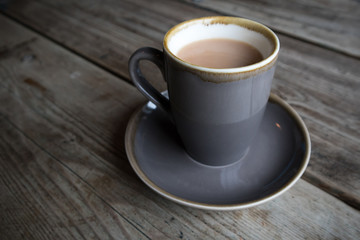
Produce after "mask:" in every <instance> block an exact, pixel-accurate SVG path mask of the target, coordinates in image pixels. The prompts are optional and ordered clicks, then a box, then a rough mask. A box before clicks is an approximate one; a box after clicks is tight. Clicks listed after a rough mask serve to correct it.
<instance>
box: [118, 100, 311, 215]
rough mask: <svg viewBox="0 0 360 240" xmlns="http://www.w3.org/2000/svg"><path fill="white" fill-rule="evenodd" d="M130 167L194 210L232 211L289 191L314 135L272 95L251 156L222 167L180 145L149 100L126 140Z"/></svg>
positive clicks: (306, 159) (136, 115)
mask: <svg viewBox="0 0 360 240" xmlns="http://www.w3.org/2000/svg"><path fill="white" fill-rule="evenodd" d="M125 142H126V152H127V155H128V158H129V161H130V164H131V166H132V167H133V169H134V170H135V172H136V173H137V175H138V176H139V177H140V178H141V180H142V181H143V182H144V183H145V184H147V185H148V186H149V187H150V188H152V189H153V190H154V191H156V192H157V193H159V194H161V195H162V196H164V197H166V198H168V199H171V200H173V201H175V202H177V203H180V204H184V205H187V206H191V207H197V208H202V209H211V210H234V209H241V208H246V207H251V206H255V205H258V204H261V203H263V202H266V201H268V200H270V199H273V198H275V197H277V196H279V195H280V194H282V193H284V192H285V191H286V190H288V189H289V188H290V187H291V186H292V185H293V184H294V183H295V182H296V181H297V180H298V179H299V178H300V177H301V175H302V174H303V172H304V171H305V169H306V166H307V164H308V162H309V158H310V137H309V133H308V130H307V129H306V126H305V124H304V123H303V121H302V120H301V118H300V117H299V115H298V114H297V113H296V112H295V111H294V110H293V109H292V108H291V107H290V105H288V104H287V103H285V102H284V101H283V100H281V99H280V98H279V97H277V96H275V95H271V96H270V99H269V102H268V105H267V108H266V112H265V115H264V119H263V121H262V124H261V127H260V129H259V131H258V134H257V136H256V138H255V140H254V142H253V143H252V145H251V147H250V150H249V152H248V153H247V155H246V156H245V158H243V159H242V160H240V161H238V162H236V163H234V164H232V165H229V166H223V167H211V166H206V165H202V164H200V163H198V162H196V161H195V160H193V159H192V158H190V157H189V156H188V155H187V153H186V152H185V150H184V149H183V147H182V143H181V141H180V139H179V137H178V135H177V132H176V129H175V126H174V125H173V124H172V123H171V122H170V121H169V119H168V118H167V116H166V115H165V114H164V113H163V112H162V111H160V110H159V109H157V108H156V107H155V105H154V104H152V103H151V102H149V103H147V104H146V105H145V106H143V107H142V108H141V109H139V110H138V111H136V112H135V113H134V115H133V116H132V118H131V119H130V121H129V125H128V127H127V130H126V136H125Z"/></svg>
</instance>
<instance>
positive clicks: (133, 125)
mask: <svg viewBox="0 0 360 240" xmlns="http://www.w3.org/2000/svg"><path fill="white" fill-rule="evenodd" d="M268 102H271V103H274V104H278V105H279V106H281V107H282V108H283V109H284V110H285V111H286V112H287V113H288V114H289V115H290V117H291V118H292V119H293V120H294V121H295V123H296V125H297V126H298V127H299V129H300V132H301V134H302V135H303V137H304V141H305V147H306V148H305V154H304V157H303V159H302V163H301V166H300V168H299V169H298V170H297V173H296V174H295V175H294V176H293V177H292V178H291V179H290V180H289V181H288V182H287V183H286V184H285V185H284V186H282V187H281V188H280V189H278V190H277V191H274V192H273V193H271V194H269V195H267V196H265V197H262V198H259V199H256V200H252V201H247V202H242V203H235V204H208V203H201V202H196V201H191V200H188V199H185V198H182V197H178V196H176V195H174V194H171V193H169V192H167V191H166V190H164V189H162V188H160V187H159V186H157V185H156V184H155V183H154V182H152V181H151V180H150V179H149V178H148V177H147V175H146V174H145V173H144V172H143V171H142V170H141V168H140V166H139V164H138V162H137V159H136V155H135V148H134V144H135V134H136V129H137V126H138V124H139V122H140V120H141V119H140V114H141V112H142V109H143V107H144V106H145V105H141V106H140V107H139V108H137V109H136V110H135V112H134V113H133V114H132V116H131V117H130V119H129V122H128V125H127V128H126V132H125V151H126V154H127V157H128V159H129V162H130V165H131V167H132V168H133V170H134V171H135V173H136V174H137V175H138V177H139V178H140V179H141V180H142V181H143V182H144V183H145V184H146V185H147V186H148V187H149V188H151V189H152V190H153V191H155V192H157V193H158V194H160V195H161V196H163V197H165V198H167V199H169V200H172V201H174V202H176V203H179V204H181V205H185V206H189V207H194V208H199V209H204V210H217V211H231V210H239V209H244V208H249V207H254V206H256V205H260V204H262V203H265V202H267V201H270V200H272V199H274V198H276V197H278V196H280V195H281V194H283V193H284V192H286V191H287V190H289V189H290V188H291V187H292V186H293V185H294V184H295V183H296V182H297V181H298V180H299V179H300V177H301V176H302V175H303V173H304V172H305V170H306V167H307V165H308V164H309V161H310V153H311V141H310V134H309V131H308V129H307V127H306V125H305V123H304V121H303V120H302V118H301V117H300V115H299V114H298V113H297V112H296V111H295V110H294V109H293V108H292V107H291V106H290V105H289V104H288V103H287V102H285V101H284V100H283V99H281V98H280V97H279V96H277V95H275V94H273V93H271V94H270V97H269V100H268ZM146 104H147V103H146Z"/></svg>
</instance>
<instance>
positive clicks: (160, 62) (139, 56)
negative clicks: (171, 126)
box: [129, 47, 171, 115]
mask: <svg viewBox="0 0 360 240" xmlns="http://www.w3.org/2000/svg"><path fill="white" fill-rule="evenodd" d="M141 60H148V61H150V62H153V63H154V64H155V65H156V66H157V67H158V68H159V69H160V71H161V73H162V75H163V77H164V79H165V74H164V72H165V69H164V53H163V52H161V51H159V50H157V49H155V48H151V47H143V48H140V49H138V50H136V52H134V53H133V55H132V56H131V57H130V59H129V73H130V77H131V79H132V81H133V82H134V84H135V86H136V87H137V88H138V89H139V91H140V92H141V93H142V94H143V95H144V96H145V97H146V98H148V99H149V100H150V101H151V102H153V103H154V104H155V105H156V106H158V107H159V108H161V109H163V110H164V111H165V112H166V113H168V114H169V115H171V114H170V101H169V99H167V98H166V97H164V96H163V95H162V94H161V93H160V92H159V91H158V90H156V89H155V88H154V87H153V86H152V85H151V84H150V83H149V81H147V80H146V79H145V77H144V76H143V74H142V73H141V70H140V66H139V63H140V61H141Z"/></svg>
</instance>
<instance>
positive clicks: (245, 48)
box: [176, 38, 263, 68]
mask: <svg viewBox="0 0 360 240" xmlns="http://www.w3.org/2000/svg"><path fill="white" fill-rule="evenodd" d="M176 55H177V56H178V57H179V58H181V59H182V60H184V61H186V62H189V63H191V64H194V65H198V66H202V67H209V68H237V67H243V66H248V65H252V64H254V63H257V62H260V61H261V60H263V56H262V55H261V53H260V52H259V51H258V50H257V49H256V48H255V47H253V46H251V45H250V44H248V43H246V42H242V41H238V40H232V39H225V38H211V39H204V40H199V41H195V42H192V43H189V44H187V45H185V46H184V47H182V48H181V49H180V50H179V51H178V53H177V54H176Z"/></svg>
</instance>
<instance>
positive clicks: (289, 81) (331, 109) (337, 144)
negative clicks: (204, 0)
mask: <svg viewBox="0 0 360 240" xmlns="http://www.w3.org/2000/svg"><path fill="white" fill-rule="evenodd" d="M109 6H111V7H109ZM7 14H10V15H11V16H12V17H14V18H16V19H18V21H21V22H23V23H24V24H26V25H28V26H31V27H32V28H34V29H36V30H37V31H39V32H41V33H42V34H45V35H46V36H47V37H49V38H51V39H53V40H55V41H56V42H58V43H61V44H63V45H64V46H66V47H67V48H69V49H71V50H72V51H74V52H76V53H78V54H80V55H82V56H84V57H85V58H87V59H90V60H92V61H94V62H96V63H97V64H99V65H101V66H102V67H104V68H106V69H107V70H109V71H111V72H113V73H116V74H117V75H119V76H124V78H125V79H128V73H127V59H128V58H129V56H130V55H131V53H132V52H133V51H135V50H136V49H137V48H139V47H142V46H153V47H157V48H161V40H162V37H163V34H164V33H165V32H166V31H167V30H168V29H169V28H170V27H171V26H172V25H174V24H176V23H178V22H180V21H183V20H186V19H191V18H194V17H200V16H206V15H214V12H211V11H206V10H202V9H196V8H193V7H191V5H188V4H184V3H181V2H177V1H167V2H166V4H164V2H163V1H160V0H155V1H151V2H148V1H144V0H136V1H107V2H106V4H103V3H100V2H98V1H91V2H90V1H86V2H85V1H76V2H75V1H66V2H57V1H51V2H48V1H36V2H34V1H32V2H24V1H19V0H18V1H16V0H14V1H12V2H11V4H10V5H9V10H8V11H7ZM279 37H280V40H281V45H282V50H281V52H280V57H279V64H278V69H277V71H276V74H275V79H274V85H273V91H274V92H275V93H277V94H279V95H280V96H281V97H282V98H284V99H285V100H287V101H289V102H290V103H291V104H292V105H293V106H294V107H295V109H296V110H297V111H299V112H300V114H301V115H302V116H303V117H304V118H305V121H306V124H307V126H308V127H309V130H310V133H311V137H312V140H313V148H312V149H313V154H312V157H311V161H310V166H309V168H308V171H307V172H306V173H305V178H306V179H307V180H308V181H310V182H312V183H314V184H317V185H318V186H320V187H322V188H323V189H325V190H326V191H328V192H330V193H332V194H334V195H335V196H337V197H339V198H341V199H343V200H344V201H346V202H347V203H349V204H351V205H353V206H355V207H356V208H358V209H360V184H359V181H358V179H359V169H360V158H359V156H360V153H359V151H360V150H359V148H358V147H357V146H358V145H359V144H360V137H359V136H360V109H359V108H358V99H359V98H360V80H359V77H358V76H360V69H359V67H358V66H359V65H360V61H359V60H356V59H353V58H349V57H347V56H344V55H343V54H339V53H336V52H332V51H328V50H327V49H324V48H320V47H317V46H314V45H311V44H307V43H304V42H302V41H300V40H296V39H293V38H291V37H287V36H284V35H282V34H279ZM95 46H96V47H95ZM146 69H147V71H146V73H147V76H149V77H150V79H152V80H153V83H155V85H156V86H157V87H158V88H159V89H165V84H164V82H163V81H162V79H161V76H160V74H159V72H158V71H154V67H153V66H152V65H150V66H147V68H146ZM75 75H76V74H75Z"/></svg>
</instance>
